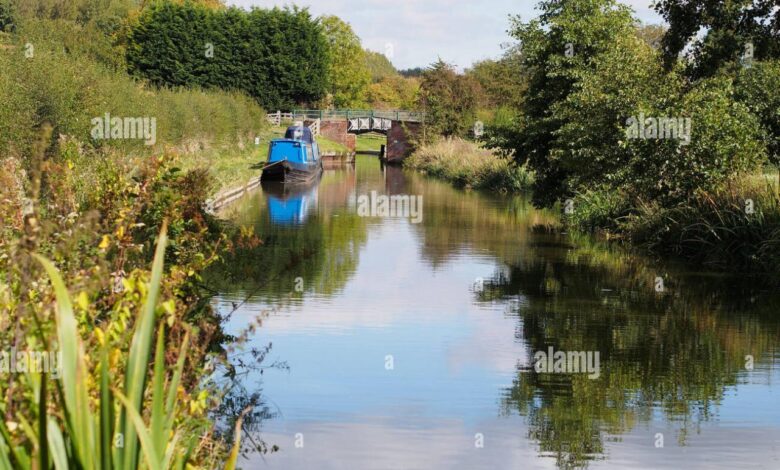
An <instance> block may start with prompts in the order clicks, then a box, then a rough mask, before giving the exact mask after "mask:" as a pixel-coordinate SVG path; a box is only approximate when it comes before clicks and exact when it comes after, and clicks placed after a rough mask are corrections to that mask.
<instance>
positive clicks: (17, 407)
mask: <svg viewBox="0 0 780 470" xmlns="http://www.w3.org/2000/svg"><path fill="white" fill-rule="evenodd" d="M1 39H2V41H3V46H5V47H2V48H0V70H2V73H0V219H1V220H2V221H3V224H2V227H0V349H1V350H2V351H24V352H25V353H27V352H29V353H35V354H41V353H46V352H52V353H54V352H56V351H61V352H62V363H61V366H62V374H61V375H59V374H54V373H53V371H51V370H48V371H47V370H42V371H40V373H37V372H36V373H30V372H31V371H27V372H25V373H11V374H4V375H3V380H2V381H0V413H2V414H3V419H2V420H0V468H15V469H16V468H49V466H50V465H49V463H50V462H52V461H56V462H57V465H58V467H57V468H96V467H95V466H94V465H93V464H94V463H95V462H96V459H97V460H99V461H102V462H104V463H105V462H107V461H109V460H113V461H114V462H115V463H116V462H119V463H120V464H121V465H122V466H123V468H156V467H157V465H158V464H160V463H161V460H162V458H163V457H164V456H165V457H168V456H169V457H170V459H171V460H170V464H171V466H172V467H174V468H184V467H185V466H186V467H188V468H217V467H222V466H223V465H224V463H225V462H226V461H229V452H230V446H231V442H232V440H229V439H224V438H223V437H221V436H228V435H229V436H232V435H233V433H232V432H230V431H225V430H220V429H217V427H216V425H215V423H216V422H220V423H222V425H223V426H224V425H226V426H227V427H228V428H231V427H232V426H233V424H235V423H236V421H237V420H238V418H239V416H238V415H231V416H215V415H214V410H217V409H219V404H220V402H221V397H222V393H223V392H224V389H223V386H222V385H217V384H216V383H215V382H214V381H212V380H211V374H212V372H213V369H208V368H206V360H207V358H212V359H214V361H213V362H212V363H213V364H216V367H222V366H220V364H224V361H226V360H227V359H226V355H225V354H224V351H223V350H222V346H223V345H224V344H225V343H226V341H227V338H225V337H224V336H223V333H222V330H221V328H220V321H221V320H220V319H219V318H218V317H217V316H216V315H215V314H214V312H212V310H211V308H210V307H209V303H208V301H207V299H208V295H209V294H208V292H206V291H205V290H204V289H203V287H202V279H201V273H202V272H203V271H204V270H205V269H206V268H207V267H208V266H210V265H211V264H212V263H213V262H214V261H215V260H216V259H217V258H218V257H219V256H221V255H222V254H224V253H225V252H226V250H231V249H232V246H233V245H234V243H236V242H237V243H242V239H243V238H247V237H248V238H252V236H251V234H244V235H243V236H236V237H234V236H233V233H232V230H230V228H229V227H225V226H224V225H223V224H222V223H221V222H219V221H218V220H215V219H213V218H212V217H211V216H210V215H209V214H207V213H206V212H205V211H204V209H203V208H204V206H205V201H206V199H207V198H208V197H209V195H210V194H212V193H213V191H215V190H216V189H218V188H219V187H221V186H222V185H225V184H231V183H232V182H235V181H243V180H244V179H245V177H246V176H247V175H249V174H250V173H255V174H256V172H257V170H251V169H248V168H247V166H241V165H234V164H233V163H234V161H233V160H231V159H236V160H235V161H245V162H247V163H249V162H252V163H256V162H258V161H259V160H260V159H261V157H262V156H261V153H262V150H260V149H257V148H255V147H254V138H255V137H256V136H260V137H261V139H267V138H270V137H271V136H272V135H273V134H274V131H273V130H272V129H271V128H270V125H269V124H267V122H266V119H265V113H264V112H263V110H262V109H261V108H260V107H259V106H257V104H256V103H255V102H254V101H253V100H251V99H249V98H247V97H245V96H243V95H241V94H237V93H231V92H222V91H209V92H205V91H201V90H197V89H157V88H153V87H149V86H148V85H146V84H145V83H143V82H139V81H136V80H133V79H131V78H129V77H128V76H127V74H126V73H125V72H124V70H123V68H122V67H121V63H120V64H117V63H114V60H115V59H116V55H117V54H118V53H119V52H120V51H118V50H116V49H114V48H115V45H114V44H113V41H112V39H111V38H109V37H108V36H106V35H105V34H103V33H102V32H100V31H97V30H95V29H94V27H93V26H89V25H82V24H79V23H76V22H72V21H61V20H58V21H43V20H36V19H28V20H25V21H23V22H20V23H19V24H18V25H17V32H16V33H15V34H12V35H11V34H6V35H3V37H2V38H1ZM28 44H31V45H33V48H32V49H31V48H29V47H28ZM30 51H32V52H31V53H30ZM120 62H121V61H120ZM106 113H108V114H109V115H110V116H112V117H121V118H125V117H132V118H142V119H144V118H147V119H150V120H151V119H154V120H155V121H154V122H155V123H156V127H155V135H154V139H153V140H154V142H153V145H146V143H145V142H144V140H143V139H140V138H138V136H137V135H134V136H130V135H128V134H127V133H118V134H117V135H116V136H113V135H110V134H109V135H110V137H111V138H105V139H104V138H96V137H95V133H94V124H93V122H92V120H93V119H95V118H102V117H103V116H105V114H106ZM147 143H148V142H147ZM264 144H265V145H264V146H265V147H267V140H266V141H265V143H264ZM264 146H261V149H262V148H263V147H264ZM211 169H213V170H214V171H211V172H210V171H209V170H211ZM164 227H167V230H166V229H164ZM166 232H167V236H162V235H161V234H162V233H166ZM165 238H167V243H165V242H164V241H162V240H163V239H165ZM255 242H256V241H255ZM155 246H159V247H160V248H159V249H157V256H155ZM41 257H42V258H43V259H45V260H49V261H50V262H51V264H47V262H45V261H41V259H42V258H41ZM153 261H154V265H153ZM153 266H154V268H153ZM44 267H45V269H44ZM60 279H61V282H60ZM155 338H157V340H158V342H156V346H155V345H154V343H155ZM183 345H188V347H183ZM153 351H154V352H153ZM74 371H77V372H78V374H76V373H74ZM163 397H164V398H163ZM74 400H78V402H76V401H74ZM161 400H162V401H161ZM248 404H251V401H250V402H249V403H248ZM246 413H253V412H252V411H250V410H249V409H247V410H246ZM96 420H97V421H96ZM41 423H42V425H41ZM239 427H240V426H239ZM117 436H119V438H121V439H122V442H123V445H122V446H116V445H115V444H114V443H115V442H116V439H117ZM104 468H108V467H104Z"/></svg>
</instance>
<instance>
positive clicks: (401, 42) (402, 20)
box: [227, 0, 662, 69]
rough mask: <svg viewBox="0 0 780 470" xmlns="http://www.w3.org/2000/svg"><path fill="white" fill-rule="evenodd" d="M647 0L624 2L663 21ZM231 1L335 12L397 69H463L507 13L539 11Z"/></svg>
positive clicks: (351, 1)
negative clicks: (444, 65)
mask: <svg viewBox="0 0 780 470" xmlns="http://www.w3.org/2000/svg"><path fill="white" fill-rule="evenodd" d="M650 2H651V0H625V1H624V2H623V3H626V4H628V5H630V6H631V7H632V8H634V11H636V15H637V17H638V18H639V19H640V20H642V21H644V22H646V23H661V22H662V20H661V18H660V17H659V16H658V15H657V14H656V13H655V12H654V11H653V10H652V9H651V8H650V6H649V5H650ZM227 3H228V4H229V5H237V6H241V7H245V8H248V7H251V6H257V7H262V8H268V7H272V6H282V5H286V4H291V3H295V4H296V5H299V6H307V7H309V9H310V10H311V11H312V13H314V14H315V15H323V14H331V15H336V16H338V17H340V18H342V19H344V20H346V21H347V22H349V23H350V24H351V25H352V28H353V29H354V30H355V32H356V33H357V34H358V36H360V38H361V39H362V41H363V46H364V47H366V48H367V49H371V50H374V51H377V52H382V53H384V54H385V55H387V56H388V57H389V58H390V59H391V60H392V62H393V64H394V65H395V66H396V67H397V68H401V69H403V68H410V67H418V66H426V65H428V64H430V63H432V62H434V61H435V60H436V59H437V58H438V57H441V58H442V59H444V60H445V61H447V62H450V63H454V64H455V65H457V66H458V68H461V69H462V68H465V67H468V66H469V65H471V64H472V63H474V62H475V61H478V60H481V59H486V58H493V57H497V56H499V55H500V54H501V44H502V43H506V42H507V41H509V40H510V38H509V37H508V36H507V34H506V29H507V27H508V25H509V20H508V17H509V16H510V15H516V14H519V15H521V16H522V18H524V19H530V18H532V17H534V16H536V15H537V13H536V11H535V6H536V4H537V1H536V0H527V1H516V0H515V1H513V0H479V1H470V0H298V1H295V2H290V1H289V0H227Z"/></svg>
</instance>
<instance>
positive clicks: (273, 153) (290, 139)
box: [260, 123, 322, 183]
mask: <svg viewBox="0 0 780 470" xmlns="http://www.w3.org/2000/svg"><path fill="white" fill-rule="evenodd" d="M321 173H322V160H321V159H320V147H319V145H317V141H316V140H314V136H313V135H312V133H311V129H309V128H308V127H306V126H304V125H303V123H295V125H293V126H290V127H288V128H287V132H286V133H285V135H284V138H283V139H273V140H272V141H271V143H270V144H269V147H268V161H267V162H266V164H265V166H264V167H263V174H262V175H261V177H260V179H261V180H262V181H282V182H284V183H302V182H308V181H311V180H313V179H314V178H316V177H318V176H319V175H320V174H321Z"/></svg>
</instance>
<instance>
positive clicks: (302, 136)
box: [284, 126, 314, 144]
mask: <svg viewBox="0 0 780 470" xmlns="http://www.w3.org/2000/svg"><path fill="white" fill-rule="evenodd" d="M284 138H285V139H291V140H301V141H303V142H306V143H307V144H311V143H314V136H313V135H312V133H311V129H309V128H308V127H306V126H290V127H288V128H287V132H285V133H284Z"/></svg>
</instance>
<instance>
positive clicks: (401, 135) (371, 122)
mask: <svg viewBox="0 0 780 470" xmlns="http://www.w3.org/2000/svg"><path fill="white" fill-rule="evenodd" d="M268 120H269V121H270V122H272V123H273V124H275V125H277V126H278V125H281V124H282V122H285V121H303V122H304V123H305V124H306V126H308V127H309V128H311V130H312V132H313V133H314V134H315V135H323V136H325V137H327V138H328V139H331V140H335V141H336V142H339V143H342V144H343V145H345V146H346V147H347V148H350V149H352V150H354V149H355V136H356V135H357V134H364V133H368V132H375V133H379V134H384V135H386V136H387V153H386V159H387V161H388V162H400V161H401V160H403V158H405V157H406V156H408V155H409V154H410V153H411V152H412V150H413V147H412V141H413V139H412V137H414V136H416V135H417V134H419V133H421V132H423V126H424V124H425V113H422V112H419V111H400V110H396V111H384V110H359V109H296V110H294V111H292V112H287V113H283V112H281V111H277V112H275V113H269V114H268Z"/></svg>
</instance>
